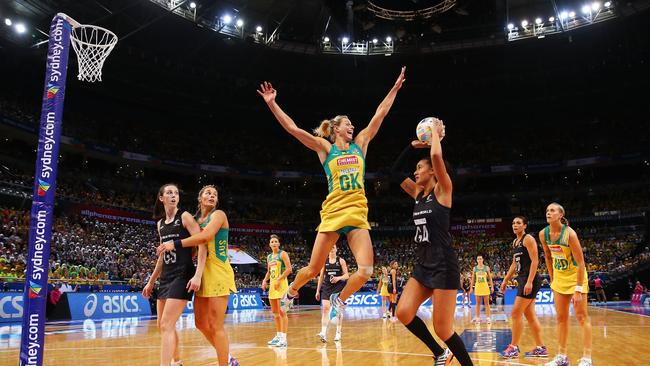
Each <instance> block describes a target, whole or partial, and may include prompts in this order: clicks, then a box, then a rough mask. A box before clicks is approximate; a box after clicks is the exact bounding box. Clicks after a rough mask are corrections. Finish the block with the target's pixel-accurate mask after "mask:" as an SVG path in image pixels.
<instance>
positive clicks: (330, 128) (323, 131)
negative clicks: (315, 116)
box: [314, 115, 349, 142]
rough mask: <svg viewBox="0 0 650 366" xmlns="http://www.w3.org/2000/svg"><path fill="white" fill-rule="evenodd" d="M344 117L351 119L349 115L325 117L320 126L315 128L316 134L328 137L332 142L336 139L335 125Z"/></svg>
mask: <svg viewBox="0 0 650 366" xmlns="http://www.w3.org/2000/svg"><path fill="white" fill-rule="evenodd" d="M343 119H349V118H348V116H344V115H338V116H336V117H334V118H332V119H325V120H323V121H322V122H321V123H320V126H318V127H317V128H315V129H314V135H316V136H318V137H322V138H324V139H328V140H330V141H331V142H335V141H336V135H335V134H334V127H337V126H339V125H340V124H341V121H343Z"/></svg>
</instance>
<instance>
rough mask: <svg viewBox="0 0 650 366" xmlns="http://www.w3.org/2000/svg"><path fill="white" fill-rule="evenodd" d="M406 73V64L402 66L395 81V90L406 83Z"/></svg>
mask: <svg viewBox="0 0 650 366" xmlns="http://www.w3.org/2000/svg"><path fill="white" fill-rule="evenodd" d="M405 73H406V66H402V71H401V72H400V73H399V76H398V77H397V80H396V81H395V85H394V86H393V88H395V90H399V89H400V88H401V87H402V84H404V81H405V80H406V79H405V78H404V76H405V75H404V74H405Z"/></svg>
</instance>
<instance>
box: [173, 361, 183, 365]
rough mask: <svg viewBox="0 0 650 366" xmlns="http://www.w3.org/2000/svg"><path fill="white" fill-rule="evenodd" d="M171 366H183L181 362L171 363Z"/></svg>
mask: <svg viewBox="0 0 650 366" xmlns="http://www.w3.org/2000/svg"><path fill="white" fill-rule="evenodd" d="M171 366H183V363H182V362H181V361H172V363H171Z"/></svg>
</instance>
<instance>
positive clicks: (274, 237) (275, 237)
mask: <svg viewBox="0 0 650 366" xmlns="http://www.w3.org/2000/svg"><path fill="white" fill-rule="evenodd" d="M271 239H278V241H280V237H279V236H277V235H275V234H271V236H270V237H269V241H270V240H271Z"/></svg>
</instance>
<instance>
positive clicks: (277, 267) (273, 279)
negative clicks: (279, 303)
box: [266, 250, 289, 299]
mask: <svg viewBox="0 0 650 366" xmlns="http://www.w3.org/2000/svg"><path fill="white" fill-rule="evenodd" d="M266 263H267V265H268V266H269V272H270V276H269V279H270V281H269V299H279V298H281V297H282V296H284V293H285V292H287V289H288V288H289V281H288V280H287V279H286V278H284V279H282V280H280V285H279V286H278V289H277V290H276V289H275V284H276V283H277V282H278V278H279V277H280V276H282V273H284V270H285V269H286V267H285V265H284V261H283V260H282V251H281V250H280V251H278V253H277V254H273V253H271V254H269V255H268V257H266Z"/></svg>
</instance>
